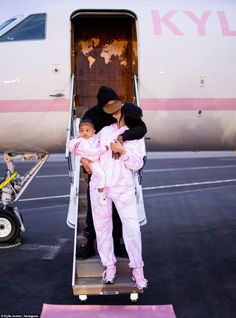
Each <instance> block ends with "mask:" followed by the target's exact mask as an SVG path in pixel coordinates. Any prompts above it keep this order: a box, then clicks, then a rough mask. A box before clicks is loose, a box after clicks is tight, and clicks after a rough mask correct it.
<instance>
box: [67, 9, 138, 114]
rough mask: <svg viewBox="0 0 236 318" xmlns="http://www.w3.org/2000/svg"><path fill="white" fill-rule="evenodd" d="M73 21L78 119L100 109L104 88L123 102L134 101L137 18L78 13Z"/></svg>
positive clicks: (122, 15) (111, 13) (73, 59)
mask: <svg viewBox="0 0 236 318" xmlns="http://www.w3.org/2000/svg"><path fill="white" fill-rule="evenodd" d="M71 20H72V72H73V73H74V74H75V77H76V106H77V109H78V111H79V112H77V113H80V115H78V116H81V111H82V109H84V111H85V110H86V109H88V108H90V107H92V106H94V105H96V94H97V91H98V89H99V87H100V86H102V85H106V86H109V87H112V88H113V89H114V90H115V91H116V92H117V93H118V95H119V96H120V97H121V100H122V101H125V100H128V101H133V100H134V93H133V86H132V75H133V74H136V75H138V63H137V62H138V58H137V32H136V19H135V16H134V15H132V14H131V13H129V12H123V13H120V12H119V13H118V12H92V13H91V12H77V13H75V14H74V15H73V16H72V19H71ZM82 113H83V111H82Z"/></svg>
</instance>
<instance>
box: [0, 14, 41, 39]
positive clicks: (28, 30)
mask: <svg viewBox="0 0 236 318" xmlns="http://www.w3.org/2000/svg"><path fill="white" fill-rule="evenodd" d="M45 26H46V14H33V15H30V16H29V17H28V18H26V19H25V20H23V21H22V22H20V23H19V24H18V25H16V26H15V27H14V28H13V29H11V30H10V31H8V32H6V33H4V34H3V35H2V36H1V37H0V41H1V42H3V41H24V40H42V39H45Z"/></svg>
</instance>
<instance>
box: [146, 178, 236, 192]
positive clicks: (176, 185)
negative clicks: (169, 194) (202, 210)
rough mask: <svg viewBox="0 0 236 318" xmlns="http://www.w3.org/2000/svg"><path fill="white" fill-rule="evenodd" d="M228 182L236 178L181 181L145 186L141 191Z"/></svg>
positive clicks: (234, 180)
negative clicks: (179, 182) (178, 182)
mask: <svg viewBox="0 0 236 318" xmlns="http://www.w3.org/2000/svg"><path fill="white" fill-rule="evenodd" d="M229 182H236V179H226V180H215V181H202V182H192V183H181V184H171V185H164V186H155V187H146V188H143V191H147V190H157V189H168V188H181V187H189V186H198V185H205V184H219V183H229Z"/></svg>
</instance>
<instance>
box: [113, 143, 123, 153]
mask: <svg viewBox="0 0 236 318" xmlns="http://www.w3.org/2000/svg"><path fill="white" fill-rule="evenodd" d="M111 150H112V151H113V152H114V153H119V154H122V153H124V151H125V148H124V147H123V146H122V144H121V143H120V142H119V141H118V140H115V141H114V142H111Z"/></svg>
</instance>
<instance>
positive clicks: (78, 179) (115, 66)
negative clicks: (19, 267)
mask: <svg viewBox="0 0 236 318" xmlns="http://www.w3.org/2000/svg"><path fill="white" fill-rule="evenodd" d="M136 22H137V21H136V17H135V15H134V14H133V13H131V12H129V11H122V12H120V11H119V12H117V11H89V12H84V11H78V12H75V13H74V14H73V15H72V17H71V23H72V50H71V52H72V54H71V56H72V73H73V74H74V76H73V80H72V84H73V85H72V92H71V105H72V108H71V109H72V111H71V115H72V117H71V118H72V121H71V122H70V123H69V130H68V131H69V132H71V131H73V133H72V135H73V134H74V133H75V132H74V131H76V127H75V126H76V124H75V123H76V122H77V123H78V122H79V120H80V118H81V117H82V116H83V114H84V112H85V111H86V110H87V109H89V108H90V107H92V106H94V105H96V94H97V91H98V89H99V87H100V86H102V85H106V86H109V87H112V88H113V89H114V90H115V91H116V92H117V93H118V94H119V95H120V97H121V100H122V101H126V100H127V101H133V102H137V103H138V101H137V77H136V75H134V74H138V64H137V61H138V58H137V34H136ZM73 114H74V115H73ZM68 138H70V137H68ZM70 158H71V159H70V160H69V163H70V168H71V172H72V173H71V176H72V178H71V182H72V183H71V189H72V191H71V198H70V208H69V213H68V219H67V223H68V224H69V225H70V224H71V223H72V224H73V223H74V225H75V241H74V256H73V257H74V259H73V277H72V286H73V293H74V295H77V296H79V298H80V299H81V300H86V298H87V295H116V294H123V293H127V294H130V295H131V299H132V300H137V298H138V293H139V292H140V291H139V290H138V289H137V288H136V287H134V283H133V282H132V280H131V272H130V269H129V267H128V262H129V260H128V259H124V258H123V259H122V258H118V263H117V270H118V275H117V279H116V282H115V284H112V285H105V284H103V283H102V273H103V271H104V268H103V266H102V264H101V261H100V258H99V255H96V256H94V257H91V258H89V259H86V260H79V259H77V255H76V254H77V252H76V251H77V249H78V246H80V245H81V243H83V240H85V238H83V236H82V231H83V229H84V228H85V227H86V224H85V219H86V211H87V196H86V192H87V184H86V182H85V181H84V178H83V172H82V171H81V170H80V166H79V163H78V162H77V163H76V159H75V158H72V157H71V156H70ZM72 193H73V194H72ZM141 292H142V291H141Z"/></svg>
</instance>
